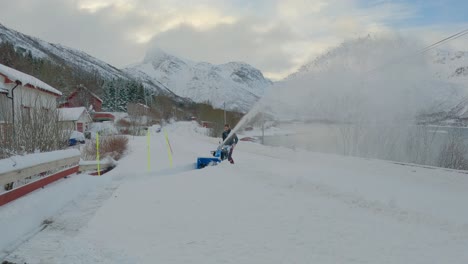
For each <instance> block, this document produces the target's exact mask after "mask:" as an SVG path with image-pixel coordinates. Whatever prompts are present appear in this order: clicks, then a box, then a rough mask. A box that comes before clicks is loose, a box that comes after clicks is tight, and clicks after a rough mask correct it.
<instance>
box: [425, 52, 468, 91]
mask: <svg viewBox="0 0 468 264" xmlns="http://www.w3.org/2000/svg"><path fill="white" fill-rule="evenodd" d="M430 56H431V59H432V62H433V65H432V66H433V67H434V70H435V72H436V76H437V77H439V78H440V79H443V80H448V81H451V82H455V83H463V84H468V51H450V50H440V49H439V50H436V51H434V52H432V53H431V54H430Z"/></svg>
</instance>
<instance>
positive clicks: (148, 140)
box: [146, 128, 151, 172]
mask: <svg viewBox="0 0 468 264" xmlns="http://www.w3.org/2000/svg"><path fill="white" fill-rule="evenodd" d="M146 142H147V143H148V147H147V148H148V172H150V171H151V152H150V130H149V128H148V135H147V139H146Z"/></svg>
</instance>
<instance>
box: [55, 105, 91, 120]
mask: <svg viewBox="0 0 468 264" xmlns="http://www.w3.org/2000/svg"><path fill="white" fill-rule="evenodd" d="M57 111H58V112H59V119H60V121H76V120H78V119H80V116H81V115H82V114H83V112H85V111H86V108H84V107H72V108H59V109H57Z"/></svg>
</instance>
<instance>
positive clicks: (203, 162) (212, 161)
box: [197, 146, 230, 169]
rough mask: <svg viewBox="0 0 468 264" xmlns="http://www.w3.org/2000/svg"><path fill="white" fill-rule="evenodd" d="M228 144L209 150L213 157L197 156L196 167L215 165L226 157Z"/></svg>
mask: <svg viewBox="0 0 468 264" xmlns="http://www.w3.org/2000/svg"><path fill="white" fill-rule="evenodd" d="M229 149H230V146H222V147H219V148H218V149H217V150H214V151H211V154H212V155H213V157H206V158H198V159H197V169H203V168H205V167H206V166H215V165H218V163H220V162H221V161H223V160H225V159H227V156H228V153H229Z"/></svg>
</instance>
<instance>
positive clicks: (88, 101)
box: [60, 85, 102, 112]
mask: <svg viewBox="0 0 468 264" xmlns="http://www.w3.org/2000/svg"><path fill="white" fill-rule="evenodd" d="M80 106H83V107H86V109H88V110H91V109H92V110H93V111H96V112H100V111H101V109H102V99H101V98H99V96H97V95H96V94H95V93H93V92H91V91H90V90H89V89H88V88H86V87H85V86H83V85H79V86H77V88H76V89H75V91H73V92H72V93H71V94H70V95H69V96H68V97H67V98H66V99H65V102H63V103H61V104H60V108H70V107H80Z"/></svg>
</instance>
